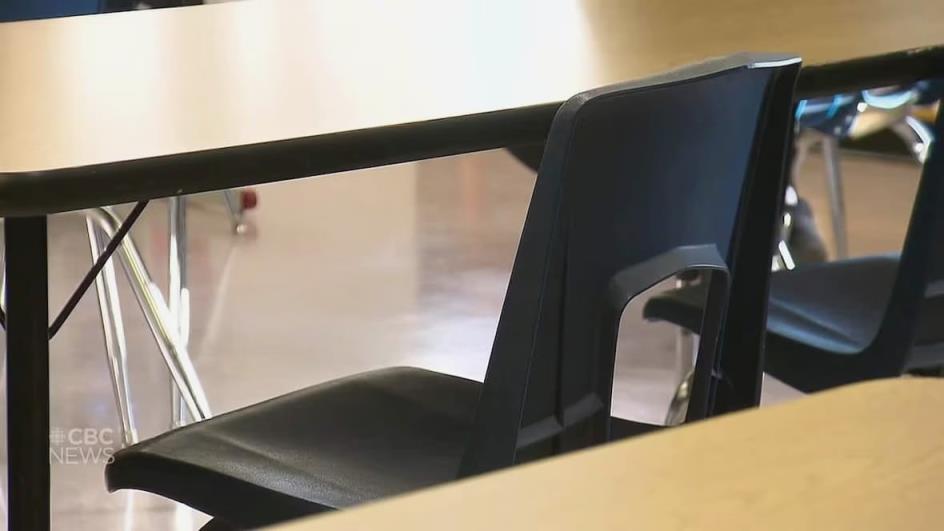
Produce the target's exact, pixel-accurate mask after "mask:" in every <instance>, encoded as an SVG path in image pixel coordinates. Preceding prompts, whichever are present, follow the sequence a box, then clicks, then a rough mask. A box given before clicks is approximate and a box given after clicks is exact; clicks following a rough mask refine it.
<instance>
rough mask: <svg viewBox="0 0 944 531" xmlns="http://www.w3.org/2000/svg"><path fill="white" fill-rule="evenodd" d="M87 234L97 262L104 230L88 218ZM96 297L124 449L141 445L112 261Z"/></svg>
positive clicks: (99, 282)
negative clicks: (137, 443)
mask: <svg viewBox="0 0 944 531" xmlns="http://www.w3.org/2000/svg"><path fill="white" fill-rule="evenodd" d="M85 226H86V229H87V230H88V240H89V250H90V251H91V255H92V262H95V261H96V260H98V257H99V255H101V253H102V252H103V251H104V249H105V238H104V237H103V236H104V234H103V232H102V230H101V229H100V228H99V227H98V226H97V225H96V224H95V223H94V222H93V221H92V218H90V217H86V218H85ZM95 293H96V295H98V305H99V311H100V313H101V317H102V331H103V332H104V334H105V355H106V357H107V358H108V370H109V372H110V373H111V380H112V384H113V388H114V392H115V404H116V407H117V408H118V418H119V420H120V421H121V424H120V429H121V438H122V441H123V442H124V444H125V446H128V445H131V444H134V443H136V442H137V441H138V433H137V429H136V428H135V424H134V413H133V411H132V408H131V394H130V392H129V390H128V372H127V370H126V369H127V366H128V348H127V344H126V343H125V327H124V322H123V321H122V317H121V304H120V302H119V299H118V283H117V280H116V278H115V264H114V262H112V261H111V260H109V261H108V262H106V263H105V267H104V268H102V272H101V274H100V275H97V276H96V277H95Z"/></svg>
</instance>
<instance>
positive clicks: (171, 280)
mask: <svg viewBox="0 0 944 531" xmlns="http://www.w3.org/2000/svg"><path fill="white" fill-rule="evenodd" d="M168 217H169V223H168V234H169V236H170V238H169V247H170V249H169V252H168V264H167V271H168V283H167V285H168V288H167V291H168V294H167V306H168V308H167V309H168V311H169V313H170V316H171V319H172V326H176V327H177V333H178V334H179V336H178V339H179V341H180V346H182V347H184V348H186V347H187V346H188V344H189V339H190V291H189V290H188V288H187V198H186V197H184V196H175V197H171V198H170V199H169V200H168ZM170 394H171V429H173V428H178V427H180V426H183V425H185V424H186V423H187V417H186V407H184V404H183V398H182V397H181V395H180V389H178V388H177V384H176V383H174V380H173V378H171V380H170Z"/></svg>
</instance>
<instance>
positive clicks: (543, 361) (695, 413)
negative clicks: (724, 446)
mask: <svg viewBox="0 0 944 531" xmlns="http://www.w3.org/2000/svg"><path fill="white" fill-rule="evenodd" d="M798 67H799V60H797V59H795V58H790V57H767V56H749V55H745V56H736V57H732V58H728V59H721V60H716V61H712V62H709V63H705V64H702V65H698V66H694V67H690V68H687V69H684V70H680V71H677V72H673V73H671V74H667V75H664V76H660V77H656V78H652V79H648V80H645V81H641V82H635V83H626V84H622V85H616V86H611V87H606V88H602V89H598V90H593V91H590V92H586V93H583V94H580V95H578V96H575V97H574V98H572V99H570V100H568V101H567V102H566V103H565V104H564V105H563V106H562V107H561V108H560V110H559V111H558V113H557V115H556V117H555V118H554V122H553V124H552V126H551V130H550V134H549V137H548V142H547V149H546V152H545V155H544V160H543V162H542V164H541V169H540V172H539V176H538V179H537V182H536V185H535V189H534V194H533V197H532V200H531V205H530V208H529V211H528V216H527V220H526V222H525V225H524V229H523V233H522V236H521V242H520V245H519V248H518V253H517V256H516V258H515V264H514V269H513V271H512V275H511V281H510V283H509V286H508V292H507V295H506V298H505V302H504V306H503V308H502V313H501V318H500V321H499V325H498V330H497V333H496V337H495V342H494V345H493V349H492V354H491V358H490V360H489V366H488V371H487V374H486V377H485V381H484V383H482V384H480V383H478V382H474V381H470V380H465V379H462V378H457V377H454V376H449V375H445V374H439V373H434V372H430V371H426V370H422V369H415V368H397V369H386V370H380V371H375V372H370V373H365V374H358V375H355V376H351V377H348V378H344V379H341V380H336V381H332V382H328V383H324V384H321V385H316V386H314V387H311V388H308V389H304V390H301V391H297V392H295V393H291V394H288V395H285V396H281V397H278V398H274V399H272V400H270V401H267V402H264V403H261V404H257V405H253V406H250V407H247V408H244V409H241V410H238V411H234V412H232V413H227V414H224V415H220V416H218V417H215V418H212V419H209V420H206V421H203V422H198V423H196V424H193V425H190V426H186V427H183V428H180V429H178V430H175V431H172V432H170V433H166V434H164V435H161V436H158V437H155V438H153V439H151V440H148V441H145V442H142V443H140V444H137V445H134V446H132V447H130V448H127V449H124V450H122V451H120V452H118V453H117V454H116V455H115V460H114V462H113V463H112V464H110V465H109V466H108V468H107V470H106V477H107V482H108V488H109V489H110V490H116V489H125V488H132V489H140V490H146V491H149V492H154V493H157V494H161V495H164V496H167V497H169V498H172V499H174V500H177V501H180V502H182V503H185V504H188V505H190V506H192V507H195V508H197V509H199V510H201V511H204V512H206V513H209V514H211V515H213V516H215V517H218V518H220V519H221V520H225V521H227V522H229V523H230V524H233V525H236V526H258V525H262V524H268V523H272V522H277V521H280V520H285V519H289V518H292V517H297V516H301V515H304V514H309V513H316V512H319V511H323V510H327V509H338V508H344V507H349V506H352V505H355V504H358V503H362V502H366V501H370V500H374V499H377V498H380V497H384V496H390V495H393V494H398V493H402V492H406V491H409V490H412V489H417V488H420V487H425V486H429V485H434V484H437V483H441V482H445V481H449V480H453V479H456V478H460V477H464V476H469V475H473V474H478V473H482V472H486V471H489V470H494V469H498V468H502V467H507V466H510V465H513V464H515V463H518V462H522V461H527V460H531V459H535V458H540V457H543V456H548V455H553V454H556V453H560V452H564V451H567V450H571V449H577V448H583V447H586V446H589V445H593V444H597V443H602V442H605V441H607V440H608V439H609V438H610V437H611V417H610V400H611V393H612V385H613V369H614V358H615V351H616V340H617V331H618V325H619V321H620V318H621V316H622V312H623V308H624V307H625V305H626V304H627V302H628V301H629V300H630V299H632V298H633V297H635V296H636V295H638V294H639V293H641V292H642V291H644V290H646V289H647V288H649V287H651V286H653V285H655V284H656V283H658V282H659V281H661V280H663V279H665V278H668V277H671V276H672V275H674V274H676V273H679V272H680V271H684V270H689V269H707V270H709V271H712V272H713V274H711V275H710V277H711V286H712V290H711V293H710V296H709V305H708V308H709V312H707V314H706V315H707V316H706V318H705V319H704V326H703V327H702V328H701V331H702V340H701V352H702V355H701V356H700V358H699V365H698V372H697V374H698V378H697V382H696V386H695V389H696V397H697V399H696V403H697V405H696V406H695V407H693V408H692V411H691V412H690V418H701V417H704V416H706V415H709V414H711V413H712V412H714V411H716V410H719V409H721V410H723V409H726V408H727V407H729V406H724V405H719V404H717V403H716V400H719V401H724V400H728V403H734V402H736V401H737V400H736V397H734V396H728V397H727V398H725V397H724V396H722V395H724V394H725V393H724V390H726V389H733V388H736V387H737V385H735V384H734V383H732V382H734V381H736V380H737V373H738V371H737V370H733V369H732V370H730V371H727V372H726V371H725V370H724V366H725V364H726V363H728V362H729V361H731V360H734V358H733V357H732V358H730V359H728V357H727V354H726V352H728V351H729V350H738V351H740V352H742V353H744V354H743V356H744V358H743V359H746V360H747V361H748V362H749V363H748V364H747V368H746V369H744V370H742V371H741V372H742V373H744V374H752V372H751V371H752V370H753V367H755V366H756V363H757V360H756V358H757V352H758V350H759V348H760V341H761V340H762V334H763V314H764V302H763V301H764V298H763V293H765V292H766V288H767V282H768V279H769V271H768V268H767V267H766V266H767V265H768V264H769V256H770V253H771V252H772V249H773V239H774V229H775V220H776V217H777V213H776V212H777V206H778V197H779V196H780V187H781V178H782V173H783V161H784V150H785V145H786V141H787V135H788V132H789V127H790V119H789V116H790V104H791V101H792V90H793V83H794V80H795V77H796V73H797V70H798ZM745 342H746V343H745ZM745 346H746V347H747V348H744V347H745ZM728 376H730V378H726V377H728ZM719 379H720V380H724V381H720V380H719ZM746 388H747V389H749V390H748V391H747V394H748V395H750V394H751V393H753V392H754V391H753V382H748V383H747V386H746ZM728 394H730V393H728ZM746 401H747V402H749V401H750V398H748V399H747V400H746ZM624 424H625V423H622V424H621V426H622V425H624ZM630 431H631V430H630Z"/></svg>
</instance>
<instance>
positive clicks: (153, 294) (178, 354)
mask: <svg viewBox="0 0 944 531" xmlns="http://www.w3.org/2000/svg"><path fill="white" fill-rule="evenodd" d="M85 214H86V215H87V216H90V217H91V218H92V220H93V221H95V223H96V224H97V225H98V226H99V228H100V229H101V230H102V231H103V232H104V233H105V234H106V235H107V236H108V237H111V236H112V235H113V234H114V232H115V231H116V230H117V227H118V225H119V224H120V223H121V218H120V217H118V215H117V214H115V212H114V211H113V210H112V209H111V208H109V207H101V208H94V209H89V210H86V211H85ZM119 250H120V255H119V256H120V257H121V260H119V261H120V263H121V265H122V268H123V269H124V271H125V275H126V276H127V278H128V283H129V284H130V285H131V288H132V291H133V292H134V295H135V298H136V299H137V301H138V304H139V306H140V307H141V312H142V313H143V314H144V318H145V321H146V322H147V324H148V327H149V328H150V329H151V332H152V334H153V335H154V339H155V341H156V342H157V346H158V349H159V350H160V352H161V356H163V358H164V362H165V364H166V365H167V368H168V370H169V371H170V373H171V377H172V378H173V379H174V382H175V383H176V384H177V387H178V389H179V390H180V392H181V395H182V397H183V400H184V403H185V404H186V406H187V410H188V412H189V414H190V417H191V418H193V419H195V420H203V419H206V418H208V417H209V416H210V414H211V413H210V407H209V403H208V402H207V399H206V393H204V391H203V386H202V385H201V384H200V380H199V378H198V377H197V374H196V371H195V369H194V368H193V363H192V361H191V359H190V354H189V353H188V352H187V349H186V347H184V346H182V345H181V344H180V340H179V335H180V334H179V333H178V330H177V327H176V326H174V325H173V323H174V320H173V319H172V317H171V314H170V311H169V310H168V308H167V305H166V304H165V303H164V298H163V296H162V295H161V291H160V289H159V288H158V287H157V285H155V284H154V282H153V281H152V280H151V276H150V274H149V273H148V271H147V268H146V266H145V265H144V261H143V260H142V259H141V255H140V253H138V250H137V247H136V246H135V245H134V241H133V240H132V239H131V238H125V239H124V240H122V244H121V246H120V247H119Z"/></svg>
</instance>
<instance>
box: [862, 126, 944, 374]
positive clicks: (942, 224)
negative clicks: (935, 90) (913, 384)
mask: <svg viewBox="0 0 944 531" xmlns="http://www.w3.org/2000/svg"><path fill="white" fill-rule="evenodd" d="M934 138H935V141H934V142H933V143H932V145H931V147H930V152H929V153H928V158H927V160H926V161H925V163H924V169H923V170H922V172H921V180H920V182H919V183H918V190H917V192H916V193H915V201H914V206H913V207H912V210H911V220H910V221H909V223H908V231H907V232H906V234H905V242H904V244H903V245H902V250H901V259H900V261H899V263H898V274H897V276H896V279H895V285H894V288H892V293H891V296H890V297H889V301H888V306H887V307H886V310H885V316H884V318H883V319H882V324H881V325H880V326H879V329H878V332H877V333H876V335H875V339H874V340H873V341H872V343H871V344H870V345H869V347H868V348H866V349H865V351H864V352H863V353H862V355H863V356H869V357H874V360H873V361H871V362H870V363H868V365H869V366H871V367H875V368H876V371H877V374H876V375H877V376H881V375H887V374H900V373H901V372H902V371H903V370H904V368H905V366H906V361H907V357H908V354H909V352H910V351H911V347H912V344H913V342H914V339H915V333H916V332H917V326H918V316H919V315H920V313H919V312H920V310H921V301H922V300H923V299H924V296H925V293H926V292H928V291H931V292H935V293H936V294H938V295H939V294H940V293H939V292H940V291H941V288H942V284H944V149H942V147H941V140H940V139H942V138H944V113H942V112H938V116H937V120H936V121H935V125H934Z"/></svg>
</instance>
